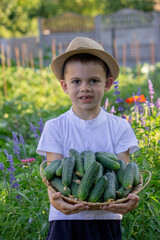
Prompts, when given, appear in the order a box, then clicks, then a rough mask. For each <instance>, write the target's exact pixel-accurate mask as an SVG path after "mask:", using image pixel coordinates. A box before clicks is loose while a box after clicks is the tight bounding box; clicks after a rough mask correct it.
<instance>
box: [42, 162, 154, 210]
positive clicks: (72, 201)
mask: <svg viewBox="0 0 160 240" xmlns="http://www.w3.org/2000/svg"><path fill="white" fill-rule="evenodd" d="M47 162H52V160H46V161H43V162H42V163H41V165H40V175H41V177H42V179H43V182H44V183H45V184H46V186H47V187H48V188H49V189H50V190H51V191H52V192H54V193H55V192H57V190H56V189H55V188H54V187H53V186H52V185H51V183H50V182H49V181H48V180H47V179H46V178H45V177H43V174H42V167H43V164H44V163H47ZM139 172H140V173H142V172H146V173H148V174H149V178H148V180H147V182H146V183H145V184H144V185H143V177H142V174H140V183H139V184H138V185H137V186H135V187H134V188H133V190H132V191H131V192H130V193H133V194H136V195H137V194H138V193H140V192H141V191H142V190H143V189H144V188H145V187H146V186H147V185H148V183H149V182H150V180H151V175H152V174H151V172H150V171H148V170H139ZM61 197H62V198H63V199H64V200H65V201H66V202H68V203H70V204H77V203H83V204H84V205H88V206H90V207H91V208H92V207H93V208H94V207H102V206H107V205H110V204H119V203H123V202H126V201H127V200H129V199H130V198H129V197H128V196H127V197H126V198H122V199H117V200H115V201H111V202H102V203H97V202H95V203H91V202H87V201H82V200H81V199H77V198H71V197H66V196H64V195H62V194H61Z"/></svg>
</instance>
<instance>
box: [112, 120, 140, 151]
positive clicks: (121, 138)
mask: <svg viewBox="0 0 160 240" xmlns="http://www.w3.org/2000/svg"><path fill="white" fill-rule="evenodd" d="M115 134H116V136H115V139H116V141H115V153H116V154H118V153H121V152H125V151H127V150H128V149H129V153H133V152H135V151H137V150H138V149H139V146H138V141H137V138H136V135H135V133H134V131H133V129H132V127H131V126H130V124H129V123H128V122H127V121H126V120H123V121H122V122H121V124H120V126H119V127H118V130H117V132H116V133H115Z"/></svg>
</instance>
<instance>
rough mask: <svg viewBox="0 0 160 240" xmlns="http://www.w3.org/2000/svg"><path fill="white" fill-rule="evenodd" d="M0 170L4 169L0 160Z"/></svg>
mask: <svg viewBox="0 0 160 240" xmlns="http://www.w3.org/2000/svg"><path fill="white" fill-rule="evenodd" d="M0 170H4V165H3V163H2V162H0Z"/></svg>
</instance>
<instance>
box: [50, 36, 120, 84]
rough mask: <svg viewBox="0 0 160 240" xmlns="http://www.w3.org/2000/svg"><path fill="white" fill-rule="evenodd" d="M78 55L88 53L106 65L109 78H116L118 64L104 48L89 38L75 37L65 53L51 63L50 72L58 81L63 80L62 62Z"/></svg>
mask: <svg viewBox="0 0 160 240" xmlns="http://www.w3.org/2000/svg"><path fill="white" fill-rule="evenodd" d="M79 53H88V54H92V55H94V56H97V57H98V58H100V59H101V60H103V61H104V62H105V63H106V64H107V65H108V67H109V70H110V73H111V76H112V77H114V79H116V78H117V77H118V75H119V66H118V63H117V62H116V60H115V59H114V58H113V57H112V56H111V55H110V54H109V53H107V52H106V51H105V50H104V48H103V47H102V46H101V45H100V44H99V43H97V42H96V41H94V40H92V39H90V38H86V37H77V38H74V39H73V40H72V41H71V42H70V44H69V46H68V47H67V49H66V52H65V53H63V54H61V55H59V56H58V57H57V58H55V59H54V60H53V61H52V62H51V68H52V71H53V73H54V75H55V76H56V78H57V79H58V80H61V79H62V78H63V76H62V69H63V65H64V62H65V61H66V60H67V59H68V58H69V57H71V56H73V55H75V54H79Z"/></svg>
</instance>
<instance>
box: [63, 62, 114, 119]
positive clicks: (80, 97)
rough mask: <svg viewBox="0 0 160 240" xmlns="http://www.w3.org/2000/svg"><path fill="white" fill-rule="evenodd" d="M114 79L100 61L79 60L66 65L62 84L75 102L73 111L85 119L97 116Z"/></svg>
mask: <svg viewBox="0 0 160 240" xmlns="http://www.w3.org/2000/svg"><path fill="white" fill-rule="evenodd" d="M113 81H114V79H113V78H112V77H108V78H107V77H106V72H105V70H104V68H103V66H102V65H101V64H100V63H95V62H89V63H81V62H79V61H76V62H70V63H68V64H67V65H66V68H65V76H64V80H61V81H60V83H61V86H62V88H63V90H64V92H65V93H67V94H69V97H70V99H71V101H72V104H73V111H74V112H75V114H76V115H77V116H79V117H80V118H82V119H84V120H87V119H88V120H89V119H93V118H95V117H96V116H97V115H98V113H99V111H100V104H101V100H102V97H103V94H104V92H107V91H108V90H109V88H110V87H111V85H112V83H113Z"/></svg>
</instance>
